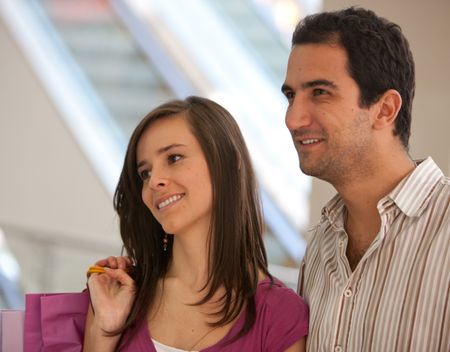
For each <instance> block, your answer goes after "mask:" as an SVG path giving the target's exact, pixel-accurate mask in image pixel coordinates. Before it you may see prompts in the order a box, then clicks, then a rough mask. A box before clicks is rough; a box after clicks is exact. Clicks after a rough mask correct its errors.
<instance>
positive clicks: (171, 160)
mask: <svg viewBox="0 0 450 352" xmlns="http://www.w3.org/2000/svg"><path fill="white" fill-rule="evenodd" d="M167 159H168V160H169V164H173V163H175V162H177V161H178V160H180V159H181V155H179V154H171V155H169V156H168V157H167Z"/></svg>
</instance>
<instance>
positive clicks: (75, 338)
mask: <svg viewBox="0 0 450 352" xmlns="http://www.w3.org/2000/svg"><path fill="white" fill-rule="evenodd" d="M255 301H256V321H255V324H254V325H253V327H252V328H251V330H250V331H249V332H248V333H247V334H246V335H245V336H243V337H241V338H240V339H238V340H236V341H234V342H233V343H231V344H229V345H225V346H223V343H224V342H225V341H227V340H228V339H230V338H231V337H233V336H235V334H237V333H238V332H239V330H240V328H241V327H242V325H243V323H244V317H245V315H244V313H242V314H241V315H240V316H239V318H238V319H237V321H236V322H235V323H234V325H233V326H232V327H231V329H230V331H229V332H228V334H227V335H226V336H225V337H224V338H223V339H222V340H221V341H219V342H218V343H217V344H215V345H214V346H211V347H208V348H206V349H204V350H201V352H218V351H220V352H223V351H225V352H242V351H252V352H257V351H261V352H263V351H264V352H266V351H267V352H278V351H280V352H281V351H284V350H286V349H287V348H288V347H290V346H291V345H292V344H294V343H295V342H296V341H298V340H299V339H300V338H302V337H303V336H306V335H307V333H308V307H307V306H306V304H305V303H304V301H303V299H302V298H301V297H300V296H298V295H297V294H296V293H295V292H294V291H293V290H291V289H290V288H287V287H286V286H285V285H284V284H282V283H281V282H280V281H279V280H277V279H275V278H274V283H273V285H271V283H270V279H268V278H266V279H265V280H263V281H261V282H260V283H259V285H258V288H257V290H256V296H255ZM88 306H89V294H88V292H81V293H63V294H27V295H26V304H25V322H24V352H40V351H43V350H45V351H58V352H81V351H82V349H83V336H84V324H85V320H86V312H87V310H88ZM121 351H127V352H132V351H133V352H135V351H139V352H156V349H155V346H154V345H153V342H152V340H151V338H150V335H149V332H148V328H147V324H143V326H142V327H141V328H140V330H139V331H138V333H137V335H136V336H135V337H134V338H133V340H132V341H131V342H130V344H129V345H127V346H126V347H125V348H124V349H123V350H121Z"/></svg>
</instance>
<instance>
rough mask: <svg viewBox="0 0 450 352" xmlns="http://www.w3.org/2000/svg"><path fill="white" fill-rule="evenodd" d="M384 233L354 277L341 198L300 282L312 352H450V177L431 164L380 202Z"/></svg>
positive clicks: (327, 211)
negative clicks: (346, 252) (308, 323)
mask: <svg viewBox="0 0 450 352" xmlns="http://www.w3.org/2000/svg"><path fill="white" fill-rule="evenodd" d="M378 211H379V213H380V217H381V227H380V232H379V233H378V234H377V236H376V238H375V240H374V241H373V242H372V244H371V245H370V247H369V248H368V250H367V251H366V253H365V254H364V256H363V258H362V259H361V261H360V262H359V263H358V265H357V267H356V268H355V270H354V271H353V272H351V270H350V267H349V264H348V260H347V258H346V256H345V251H346V245H347V235H346V233H345V231H344V226H343V214H344V213H345V206H344V203H343V201H342V199H341V198H340V197H339V196H338V195H337V196H336V197H334V198H333V199H332V200H331V201H330V202H329V203H328V204H327V206H325V208H324V209H323V212H322V219H321V221H320V223H319V225H317V226H316V227H315V228H314V229H313V230H312V231H313V236H312V240H311V243H310V244H309V246H308V248H307V251H306V255H305V258H304V260H303V263H302V266H301V268H300V276H299V287H298V291H299V293H300V294H301V295H302V296H303V297H304V298H305V300H306V302H307V303H308V304H309V308H310V325H309V326H310V332H309V336H308V340H307V350H308V351H314V352H320V351H327V352H328V351H336V352H339V351H354V352H361V351H374V352H378V351H383V352H385V351H386V352H389V351H392V352H401V351H418V352H422V351H433V352H435V351H437V352H440V351H442V352H449V351H450V179H449V178H446V177H444V175H443V173H442V171H441V170H440V169H439V167H438V166H437V165H436V164H435V163H434V161H433V160H432V159H431V158H427V159H426V160H424V161H422V162H420V163H418V166H417V168H416V169H415V170H414V171H413V172H412V173H411V174H410V175H409V176H408V177H407V178H405V179H404V180H402V181H401V182H400V183H399V185H397V187H396V188H395V189H394V190H393V191H392V192H391V193H390V194H389V195H388V196H386V197H384V198H383V199H381V200H380V201H379V203H378Z"/></svg>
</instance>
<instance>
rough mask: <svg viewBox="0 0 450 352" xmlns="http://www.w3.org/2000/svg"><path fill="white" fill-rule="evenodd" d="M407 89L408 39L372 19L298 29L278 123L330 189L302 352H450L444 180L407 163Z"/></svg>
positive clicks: (449, 202)
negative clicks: (332, 190)
mask: <svg viewBox="0 0 450 352" xmlns="http://www.w3.org/2000/svg"><path fill="white" fill-rule="evenodd" d="M414 87H415V83H414V61H413V58H412V54H411V52H410V49H409V45H408V42H407V40H406V39H405V37H404V36H403V34H402V32H401V30H400V28H399V27H398V26H397V25H395V24H393V23H391V22H389V21H387V20H385V19H383V18H380V17H378V16H377V15H375V14H374V13H373V12H371V11H367V10H364V9H358V8H350V9H346V10H343V11H337V12H331V13H321V14H318V15H313V16H309V17H307V18H305V19H304V20H302V21H301V22H300V23H299V24H298V26H297V28H296V29H295V32H294V34H293V39H292V51H291V53H290V57H289V62H288V67H287V74H286V81H285V83H284V85H283V87H282V91H283V93H284V94H285V96H286V98H287V100H288V104H289V105H288V108H287V112H286V125H287V127H288V128H289V131H290V132H291V134H292V138H293V141H294V144H295V147H296V149H297V152H298V156H299V161H300V168H301V169H302V171H303V172H304V173H306V174H308V175H311V176H315V177H318V178H320V179H322V180H325V181H327V182H329V183H331V184H332V185H333V186H334V187H335V188H336V190H337V192H338V194H337V195H336V196H335V197H334V198H333V199H332V200H331V201H330V202H329V203H328V204H327V205H326V206H325V208H324V209H323V213H322V219H321V221H320V223H319V224H318V226H317V227H316V228H315V229H314V230H313V234H312V240H311V243H310V244H309V246H308V249H307V252H306V255H305V258H304V261H303V263H302V267H301V270H300V277H299V288H298V289H299V294H301V295H302V296H304V298H305V299H306V301H307V302H308V304H309V306H310V333H309V336H308V341H307V348H308V350H309V351H358V352H360V351H376V352H378V351H380V352H384V351H396V352H397V351H450V180H449V179H448V178H446V177H444V175H443V173H442V172H441V170H440V169H439V168H438V166H437V165H436V164H435V163H434V162H433V160H432V159H431V158H428V159H426V160H423V161H413V160H412V159H411V158H410V156H409V154H408V139H409V135H410V125H411V107H412V100H413V96H414Z"/></svg>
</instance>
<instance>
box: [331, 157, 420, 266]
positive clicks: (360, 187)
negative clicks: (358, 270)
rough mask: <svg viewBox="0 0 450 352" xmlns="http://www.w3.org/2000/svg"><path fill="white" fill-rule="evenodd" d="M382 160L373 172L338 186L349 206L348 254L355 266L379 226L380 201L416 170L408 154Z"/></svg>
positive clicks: (347, 216) (346, 222) (347, 226)
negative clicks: (378, 206) (378, 207)
mask: <svg viewBox="0 0 450 352" xmlns="http://www.w3.org/2000/svg"><path fill="white" fill-rule="evenodd" d="M405 155H406V154H405ZM381 164H382V165H378V167H376V168H374V169H375V170H377V172H375V173H373V174H372V175H370V176H367V175H366V177H364V178H358V177H357V175H355V177H354V178H351V179H352V180H354V181H352V182H349V183H347V184H345V185H340V186H339V187H336V189H337V191H338V193H339V194H340V196H341V197H342V199H343V201H344V203H345V206H346V210H347V213H346V221H345V230H346V232H347V235H348V245H347V258H348V259H349V263H350V267H351V268H352V270H353V269H354V268H355V267H356V265H357V263H358V262H359V260H360V259H361V257H362V255H363V254H364V253H365V251H366V250H367V249H368V247H369V246H370V244H371V243H372V242H373V240H374V239H375V237H376V235H377V234H378V232H379V230H380V226H381V218H380V215H379V212H378V209H377V205H378V202H379V201H380V199H382V198H383V197H385V196H386V195H388V194H389V193H390V192H391V191H392V190H393V189H394V188H395V187H396V186H397V185H398V184H399V182H400V181H401V180H402V179H403V178H405V177H406V176H407V175H408V174H410V173H411V172H412V171H413V170H414V162H413V161H412V160H411V159H410V158H409V157H406V156H405V157H401V158H400V157H398V158H393V157H391V158H386V159H385V160H383V163H381Z"/></svg>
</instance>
